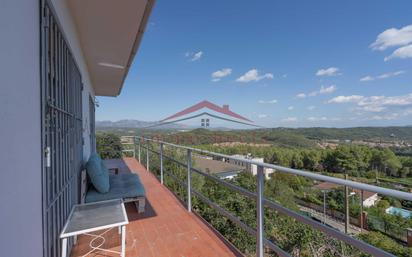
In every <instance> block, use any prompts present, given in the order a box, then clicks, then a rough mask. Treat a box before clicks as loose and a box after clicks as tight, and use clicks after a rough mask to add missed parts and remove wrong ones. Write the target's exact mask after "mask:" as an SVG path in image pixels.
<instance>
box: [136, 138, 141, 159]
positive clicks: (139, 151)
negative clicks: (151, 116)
mask: <svg viewBox="0 0 412 257" xmlns="http://www.w3.org/2000/svg"><path fill="white" fill-rule="evenodd" d="M140 141H141V139H140V138H139V140H138V141H137V142H138V145H137V147H138V148H137V150H138V153H139V154H138V156H139V163H141V158H140V157H141V150H140Z"/></svg>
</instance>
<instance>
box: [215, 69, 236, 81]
mask: <svg viewBox="0 0 412 257" xmlns="http://www.w3.org/2000/svg"><path fill="white" fill-rule="evenodd" d="M231 73H232V69H230V68H224V69H221V70H217V71H215V72H213V73H212V81H214V82H217V81H219V80H221V79H222V78H224V77H226V76H229V75H230V74H231Z"/></svg>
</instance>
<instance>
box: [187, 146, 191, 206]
mask: <svg viewBox="0 0 412 257" xmlns="http://www.w3.org/2000/svg"><path fill="white" fill-rule="evenodd" d="M191 174H192V150H190V149H188V150H187V210H188V211H189V212H192V178H191V177H192V176H191Z"/></svg>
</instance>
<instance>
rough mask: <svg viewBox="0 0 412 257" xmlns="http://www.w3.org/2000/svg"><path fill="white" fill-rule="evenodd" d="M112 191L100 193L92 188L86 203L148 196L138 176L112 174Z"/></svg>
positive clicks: (110, 177)
mask: <svg viewBox="0 0 412 257" xmlns="http://www.w3.org/2000/svg"><path fill="white" fill-rule="evenodd" d="M109 180H110V190H109V192H107V193H104V194H102V193H99V192H98V191H97V190H96V189H95V188H94V187H92V186H91V187H90V188H89V190H88V191H87V194H86V199H85V202H86V203H90V202H98V201H105V200H112V199H119V198H120V199H125V198H135V197H142V196H145V195H146V192H145V190H144V187H143V184H142V183H141V181H140V178H139V176H138V175H137V174H134V173H120V174H118V175H114V174H110V175H109Z"/></svg>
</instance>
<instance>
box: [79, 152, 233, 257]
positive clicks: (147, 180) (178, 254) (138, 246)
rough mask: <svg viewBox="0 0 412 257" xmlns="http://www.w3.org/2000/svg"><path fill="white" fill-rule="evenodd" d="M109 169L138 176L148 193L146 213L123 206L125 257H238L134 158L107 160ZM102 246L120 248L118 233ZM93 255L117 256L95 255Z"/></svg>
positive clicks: (84, 247)
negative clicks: (125, 215)
mask: <svg viewBox="0 0 412 257" xmlns="http://www.w3.org/2000/svg"><path fill="white" fill-rule="evenodd" d="M106 164H107V166H109V167H120V172H129V171H132V172H135V173H137V174H138V175H139V177H140V179H141V180H142V183H143V184H144V186H145V189H146V193H147V200H146V201H147V202H146V211H145V213H144V214H138V213H137V212H136V210H135V208H134V205H133V204H128V205H127V206H126V209H127V213H128V217H129V222H130V223H129V225H128V226H127V228H126V229H127V236H126V256H128V257H129V256H137V257H164V256H165V257H166V256H167V257H191V256H193V257H195V256H196V257H202V256H205V257H214V256H216V257H225V256H239V254H238V253H236V252H234V251H232V250H231V248H230V247H228V246H227V245H226V244H225V243H224V242H223V241H222V240H221V239H220V238H219V237H218V236H217V235H216V234H215V233H214V231H213V230H211V229H210V228H209V227H208V226H206V225H205V224H204V223H203V222H202V221H201V220H200V219H199V218H198V217H197V216H196V215H194V214H192V213H188V212H187V211H186V209H185V207H184V206H182V204H181V203H180V202H179V201H178V200H177V199H176V198H175V196H174V195H173V194H172V193H171V192H170V191H169V190H168V189H167V188H165V187H164V186H162V185H161V184H160V183H159V182H158V180H157V179H156V178H155V177H154V176H153V175H152V174H151V173H149V172H148V171H147V170H146V169H145V168H144V167H143V166H142V165H141V164H140V163H139V162H138V161H136V159H133V158H125V159H123V160H120V159H119V160H109V161H106ZM89 240H90V239H89V238H88V237H87V236H81V237H79V240H78V244H77V245H76V246H75V248H74V249H73V251H72V256H82V255H83V254H85V253H86V252H87V251H88V242H89ZM106 241H107V242H106V243H105V245H104V246H103V247H108V248H110V249H113V250H119V249H120V238H119V235H118V233H117V230H113V231H110V233H108V234H107V237H106ZM92 256H118V255H113V254H106V253H98V254H95V255H92Z"/></svg>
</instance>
